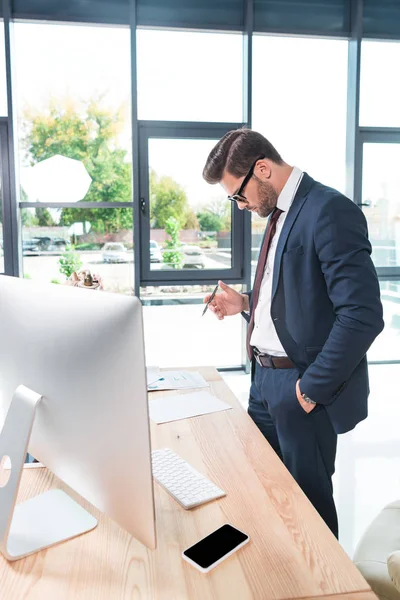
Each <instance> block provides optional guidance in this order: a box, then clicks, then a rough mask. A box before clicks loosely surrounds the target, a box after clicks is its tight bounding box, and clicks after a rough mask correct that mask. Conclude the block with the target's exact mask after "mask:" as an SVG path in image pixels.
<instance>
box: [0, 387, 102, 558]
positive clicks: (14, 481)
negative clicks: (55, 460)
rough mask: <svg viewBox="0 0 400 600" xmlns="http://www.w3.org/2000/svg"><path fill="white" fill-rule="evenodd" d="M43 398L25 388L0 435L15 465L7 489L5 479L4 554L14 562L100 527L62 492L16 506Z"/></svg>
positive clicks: (0, 511)
mask: <svg viewBox="0 0 400 600" xmlns="http://www.w3.org/2000/svg"><path fill="white" fill-rule="evenodd" d="M41 399H42V396H40V394H37V393H36V392H33V391H32V390H30V389H29V388H27V387H25V386H23V385H20V386H19V387H18V388H17V389H16V390H15V392H14V395H13V397H12V401H11V404H10V408H9V410H8V413H7V417H6V420H5V423H4V426H3V429H2V431H1V432H0V461H1V460H2V458H3V457H6V456H8V457H9V458H10V461H11V470H10V476H9V479H8V481H7V483H6V484H5V485H4V486H3V487H1V485H2V484H1V481H2V480H1V479H0V552H1V553H2V554H3V555H4V557H5V558H6V559H7V560H10V561H13V560H18V559H20V558H23V557H24V556H27V555H28V554H33V553H34V552H38V551H39V550H43V549H44V548H48V547H49V546H53V545H54V544H58V543H60V542H63V541H65V540H68V539H70V538H73V537H75V536H77V535H81V534H82V533H86V532H88V531H91V530H92V529H94V528H95V527H96V525H97V520H96V519H95V518H94V517H93V516H92V515H91V514H90V513H88V512H87V511H86V510H84V509H83V508H82V507H81V506H80V505H79V504H77V502H75V501H74V500H72V498H70V497H69V496H68V495H67V494H66V493H65V492H63V491H62V490H50V491H49V492H45V493H43V494H40V495H39V496H35V497H34V498H31V499H30V500H26V501H25V502H21V503H20V504H16V500H17V496H18V490H19V485H20V481H21V475H22V471H23V468H24V463H25V457H26V454H27V451H28V445H29V439H30V436H31V431H32V426H33V422H34V418H35V411H36V406H37V405H38V403H39V402H40V400H41ZM3 462H4V461H3ZM0 470H1V466H0ZM0 475H1V473H0Z"/></svg>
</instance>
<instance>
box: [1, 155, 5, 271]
mask: <svg viewBox="0 0 400 600" xmlns="http://www.w3.org/2000/svg"><path fill="white" fill-rule="evenodd" d="M1 174H2V165H1V152H0V273H4V249H3V188H2V175H1Z"/></svg>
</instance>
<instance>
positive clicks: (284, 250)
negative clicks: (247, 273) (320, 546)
mask: <svg viewBox="0 0 400 600" xmlns="http://www.w3.org/2000/svg"><path fill="white" fill-rule="evenodd" d="M249 298H250V311H252V309H253V306H252V294H251V292H250V293H249ZM271 317H272V320H273V323H274V326H275V329H276V332H277V334H278V337H279V339H280V341H281V343H282V346H283V348H284V349H285V352H286V353H287V355H288V357H289V358H290V359H291V360H292V361H293V362H294V364H295V365H296V367H297V368H298V370H299V376H300V377H301V391H302V392H303V393H305V394H307V396H309V397H310V398H312V399H313V400H315V401H316V402H318V403H320V404H323V405H324V406H325V408H326V410H327V413H328V415H329V417H330V419H331V422H332V425H333V427H334V429H335V431H336V432H337V433H344V432H346V431H349V430H350V429H352V428H353V427H355V425H356V424H357V423H358V422H359V421H361V420H362V419H365V418H366V416H367V414H368V408H367V400H368V395H369V383H368V369H367V360H366V352H367V350H368V348H369V347H370V345H371V344H372V342H373V341H374V339H375V338H376V336H377V335H378V334H379V333H380V332H381V331H382V329H383V326H384V324H383V318H382V304H381V301H380V290H379V283H378V278H377V275H376V271H375V267H374V265H373V263H372V260H371V245H370V242H369V241H368V230H367V223H366V220H365V217H364V215H363V213H362V211H361V210H360V209H359V208H358V206H356V205H355V204H354V203H353V202H351V200H349V199H348V198H346V197H345V196H343V195H342V194H340V193H339V192H337V191H336V190H334V189H332V188H328V187H326V186H324V185H322V184H321V183H318V182H316V181H314V179H312V178H311V177H310V176H309V175H307V173H304V175H303V178H302V180H301V183H300V186H299V188H298V190H297V193H296V195H295V198H294V200H293V203H292V205H291V207H290V209H289V211H288V214H287V216H286V219H285V222H284V225H283V228H282V231H281V234H280V237H279V240H278V245H277V249H276V255H275V263H274V272H273V283H272V302H271Z"/></svg>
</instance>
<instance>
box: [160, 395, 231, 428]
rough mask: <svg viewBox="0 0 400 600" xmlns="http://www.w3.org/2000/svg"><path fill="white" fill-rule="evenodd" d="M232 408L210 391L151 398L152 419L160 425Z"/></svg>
mask: <svg viewBox="0 0 400 600" xmlns="http://www.w3.org/2000/svg"><path fill="white" fill-rule="evenodd" d="M231 408H232V407H231V406H230V405H229V404H227V403H226V402H222V400H219V398H216V397H215V396H212V395H211V394H209V393H208V392H193V393H191V394H179V395H176V396H164V397H163V398H155V399H154V400H149V413H150V419H151V420H152V421H154V422H155V423H157V424H158V425H159V424H160V423H169V422H170V421H179V420H180V419H189V418H190V417H197V416H199V415H206V414H209V413H213V412H220V411H222V410H230V409H231Z"/></svg>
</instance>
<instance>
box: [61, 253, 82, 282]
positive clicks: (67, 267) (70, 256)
mask: <svg viewBox="0 0 400 600" xmlns="http://www.w3.org/2000/svg"><path fill="white" fill-rule="evenodd" d="M58 264H59V265H60V273H61V274H62V275H65V276H66V278H67V279H68V278H69V277H71V275H72V273H73V272H74V271H79V269H80V268H81V266H82V261H81V259H80V256H79V254H77V253H76V252H64V253H63V254H62V256H60V259H59V261H58Z"/></svg>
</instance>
